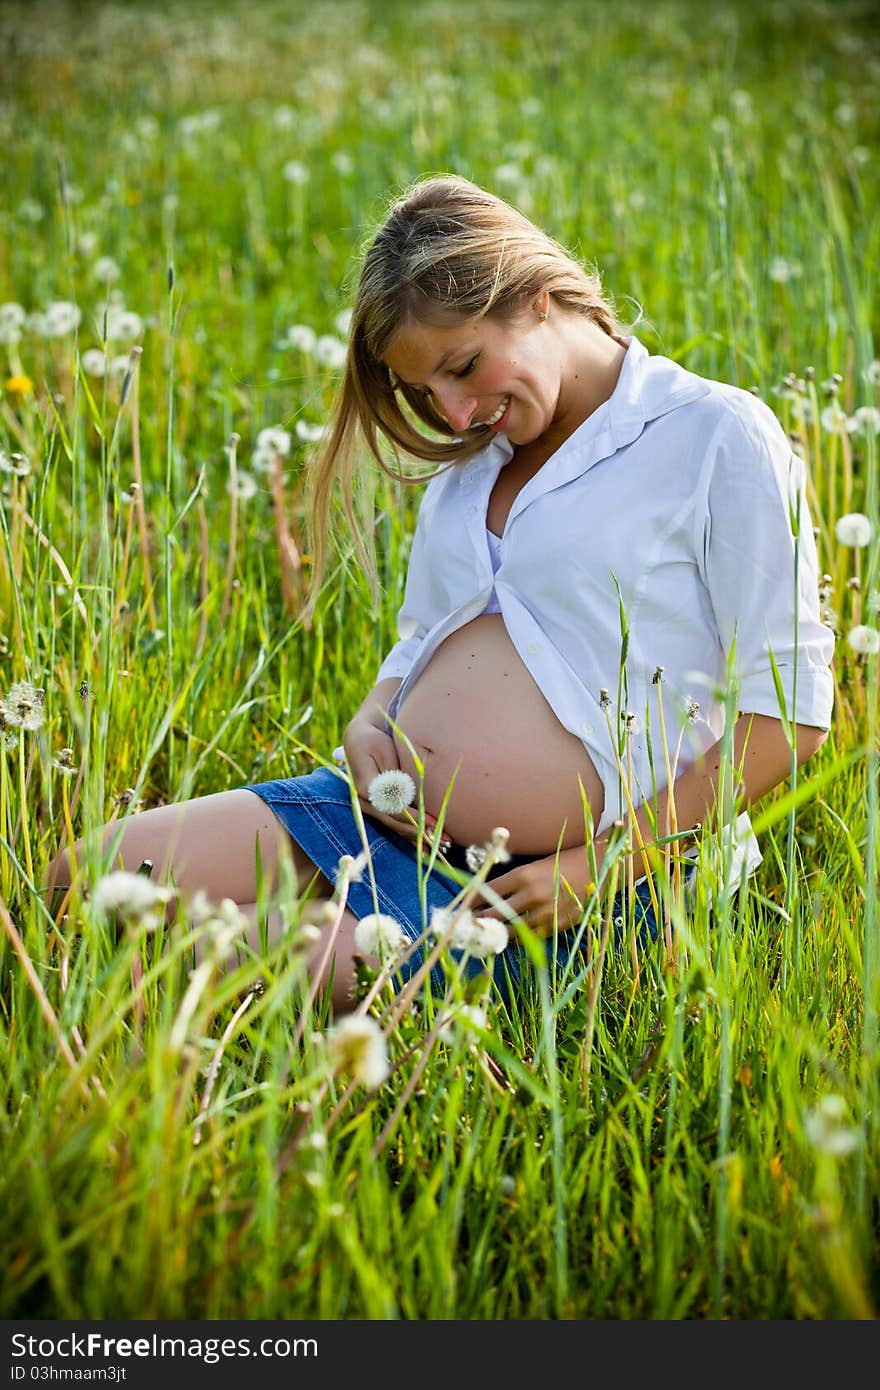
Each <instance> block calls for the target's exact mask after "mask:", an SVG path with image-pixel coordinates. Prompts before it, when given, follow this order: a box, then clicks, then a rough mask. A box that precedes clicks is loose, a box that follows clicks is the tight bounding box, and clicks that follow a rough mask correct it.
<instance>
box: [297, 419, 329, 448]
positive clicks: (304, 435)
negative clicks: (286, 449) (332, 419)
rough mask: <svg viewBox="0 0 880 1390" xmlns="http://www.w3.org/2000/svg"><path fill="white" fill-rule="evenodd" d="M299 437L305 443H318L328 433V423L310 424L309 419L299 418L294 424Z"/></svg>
mask: <svg viewBox="0 0 880 1390" xmlns="http://www.w3.org/2000/svg"><path fill="white" fill-rule="evenodd" d="M294 430H295V431H296V437H297V439H301V440H302V441H303V443H305V444H318V443H319V442H320V441H321V440H322V439H323V438H324V436H325V434H326V433H327V426H326V425H310V424H309V423H308V421H307V420H297V422H296V424H295V425H294Z"/></svg>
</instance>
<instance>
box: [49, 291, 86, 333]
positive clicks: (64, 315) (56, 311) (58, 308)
mask: <svg viewBox="0 0 880 1390" xmlns="http://www.w3.org/2000/svg"><path fill="white" fill-rule="evenodd" d="M81 318H82V310H81V309H80V308H79V307H78V306H77V305H76V304H71V302H70V301H69V300H67V299H56V300H54V301H53V302H52V303H51V304H50V305H49V306H48V307H47V309H46V312H45V316H44V327H43V335H44V336H45V337H46V338H65V337H66V336H67V334H68V333H72V332H73V331H74V329H75V328H76V327H77V325H78V324H79V321H80V319H81Z"/></svg>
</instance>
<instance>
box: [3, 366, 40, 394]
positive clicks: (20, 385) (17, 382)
mask: <svg viewBox="0 0 880 1390" xmlns="http://www.w3.org/2000/svg"><path fill="white" fill-rule="evenodd" d="M33 389H34V383H33V382H32V381H31V379H30V377H29V376H25V375H24V373H23V372H22V374H21V375H20V376H10V377H7V379H6V390H7V391H9V392H10V394H15V395H19V396H26V395H27V393H28V392H29V391H33Z"/></svg>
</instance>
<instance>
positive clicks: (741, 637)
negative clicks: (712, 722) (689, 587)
mask: <svg viewBox="0 0 880 1390" xmlns="http://www.w3.org/2000/svg"><path fill="white" fill-rule="evenodd" d="M737 396H738V397H741V398H744V399H739V400H735V402H734V403H733V404H732V405H731V406H730V408H729V413H727V414H726V416H725V420H724V422H723V424H722V426H721V428H720V429H719V431H718V433H717V434H716V436H715V439H714V443H713V447H712V448H711V449H710V456H709V462H708V466H707V469H706V470H705V473H704V478H705V483H704V488H703V489H702V493H703V499H704V503H705V505H704V507H703V508H702V509H701V510H702V517H701V520H702V534H701V535H700V536H699V537H698V544H699V546H700V550H698V553H701V556H702V577H703V582H704V584H705V585H706V588H707V590H708V593H709V598H710V600H711V604H712V609H713V611H714V614H715V619H716V623H717V626H718V633H719V638H720V642H721V646H722V650H723V652H724V654H725V656H726V657H729V655H730V652H731V650H732V649H733V650H734V660H733V669H734V675H735V678H736V680H737V682H738V688H739V695H738V708H739V710H740V711H742V712H743V713H744V714H764V715H769V716H771V717H774V718H777V719H778V718H779V717H780V708H779V699H778V696H777V691H776V684H775V681H774V678H773V670H772V666H771V664H770V655H769V653H770V652H771V651H772V653H773V658H774V660H775V662H776V665H777V668H778V670H779V675H780V678H781V681H782V689H783V692H784V696H785V713H786V715H787V716H788V718H789V719H791V720H793V721H794V722H795V723H798V724H806V725H811V726H813V727H816V728H820V729H828V728H829V727H830V724H831V711H832V707H833V703H834V677H833V675H832V672H831V669H830V662H831V660H832V657H833V654H834V634H833V632H832V631H831V629H830V628H829V627H827V626H826V625H825V624H824V623H822V622H821V621H820V618H819V578H818V560H817V555H816V541H815V537H814V534H813V525H812V521H811V518H810V513H809V508H808V506H807V501H806V497H805V493H804V482H805V468H804V463H803V460H802V459H800V458H798V456H797V455H796V454H794V453H793V452H792V449H791V445H790V444H789V441H788V439H787V437H786V435H785V431H784V430H783V429H782V426H781V425H780V423H779V421H778V420H777V418H776V416H775V415H774V414H773V412H772V410H770V408H769V407H768V406H767V405H765V404H764V403H763V402H762V401H759V400H758V399H756V398H755V397H754V396H752V395H750V394H749V393H747V392H737ZM793 519H794V525H793ZM796 530H797V533H798V538H797V539H796V536H795V531H796ZM734 642H735V648H734Z"/></svg>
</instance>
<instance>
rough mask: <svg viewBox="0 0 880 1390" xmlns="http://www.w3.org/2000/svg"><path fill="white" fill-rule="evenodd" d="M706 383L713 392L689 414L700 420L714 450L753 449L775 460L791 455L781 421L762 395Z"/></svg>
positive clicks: (706, 379)
mask: <svg viewBox="0 0 880 1390" xmlns="http://www.w3.org/2000/svg"><path fill="white" fill-rule="evenodd" d="M702 380H703V381H704V383H705V385H706V386H707V387H708V388H709V389H708V390H707V391H706V392H705V394H704V395H702V396H700V397H699V399H697V400H695V401H693V402H692V403H691V404H690V405H689V406H688V410H689V411H690V412H691V415H692V418H696V419H698V420H699V422H700V426H701V431H703V437H704V439H705V440H706V442H707V446H708V447H709V449H710V450H711V449H712V448H720V449H728V448H733V449H742V448H750V449H751V450H754V451H757V452H760V453H763V454H769V455H770V456H771V457H773V458H777V457H780V456H782V455H784V456H785V457H786V458H787V457H788V456H789V455H790V454H791V445H790V443H789V440H788V437H787V435H786V433H785V430H784V429H783V426H782V423H781V421H780V420H779V417H778V416H777V415H776V414H775V412H774V411H773V409H772V408H771V407H770V406H769V405H768V404H767V402H766V401H765V400H763V399H762V397H761V396H760V395H758V394H757V393H756V392H754V391H752V390H747V389H746V388H745V387H742V386H734V385H732V384H731V383H730V382H727V381H714V380H712V379H711V378H709V377H704V378H702Z"/></svg>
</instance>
